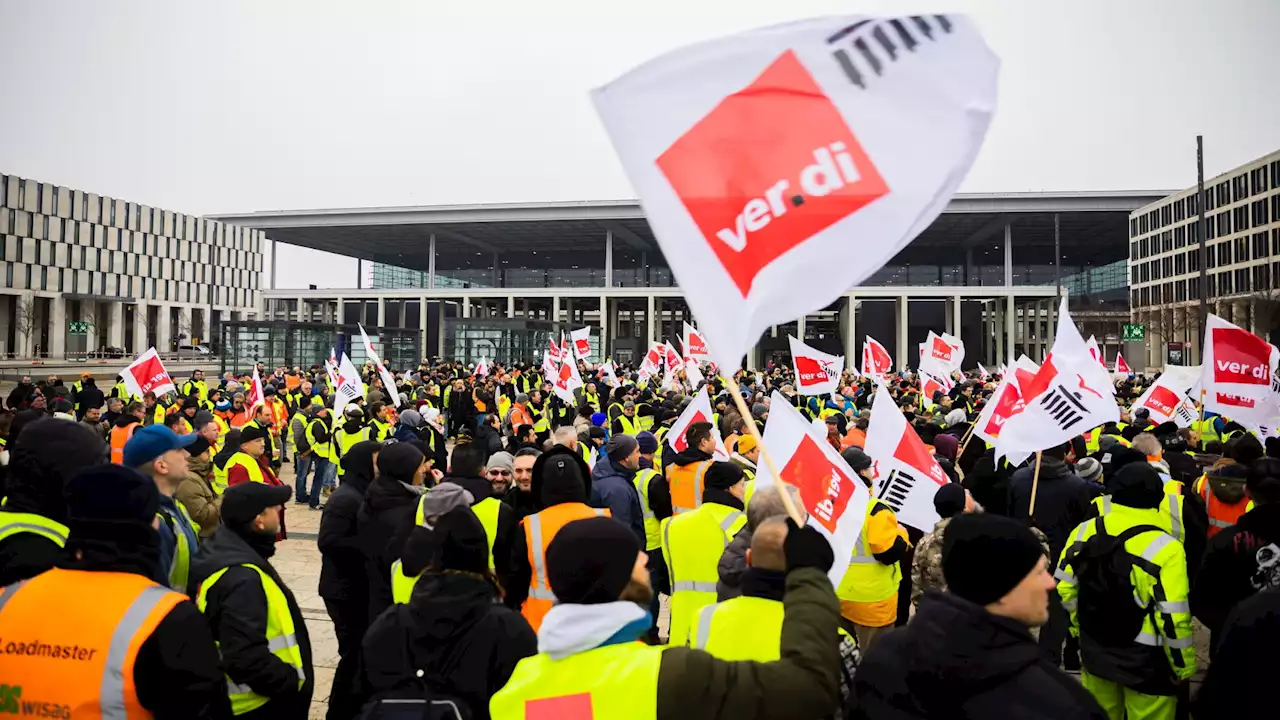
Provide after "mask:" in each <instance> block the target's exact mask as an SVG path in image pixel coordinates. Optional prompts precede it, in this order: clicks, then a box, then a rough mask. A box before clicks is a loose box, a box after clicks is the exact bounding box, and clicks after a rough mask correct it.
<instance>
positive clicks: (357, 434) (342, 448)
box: [333, 403, 374, 479]
mask: <svg viewBox="0 0 1280 720" xmlns="http://www.w3.org/2000/svg"><path fill="white" fill-rule="evenodd" d="M342 417H343V421H342V424H340V425H338V427H337V429H336V430H334V431H333V450H334V456H335V457H336V458H337V462H338V478H339V479H341V478H342V472H343V471H342V456H343V455H346V454H347V451H348V450H350V449H351V448H353V447H355V444H356V443H358V442H364V441H365V440H372V439H374V438H373V431H372V430H371V429H370V428H369V427H368V426H367V425H365V422H364V411H363V410H361V409H360V406H359V405H356V404H354V403H353V404H351V405H348V406H347V407H346V409H344V410H343V411H342Z"/></svg>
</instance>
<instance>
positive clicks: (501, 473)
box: [489, 470, 511, 476]
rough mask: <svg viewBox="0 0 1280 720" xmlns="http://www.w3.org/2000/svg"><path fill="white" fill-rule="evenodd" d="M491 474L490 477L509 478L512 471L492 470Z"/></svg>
mask: <svg viewBox="0 0 1280 720" xmlns="http://www.w3.org/2000/svg"><path fill="white" fill-rule="evenodd" d="M489 474H490V475H503V476H509V475H511V471H510V470H490V471H489Z"/></svg>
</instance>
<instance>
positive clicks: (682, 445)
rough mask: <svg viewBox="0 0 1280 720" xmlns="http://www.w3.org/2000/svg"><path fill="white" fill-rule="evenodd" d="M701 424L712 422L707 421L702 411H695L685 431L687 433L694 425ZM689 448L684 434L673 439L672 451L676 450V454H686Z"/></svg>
mask: <svg viewBox="0 0 1280 720" xmlns="http://www.w3.org/2000/svg"><path fill="white" fill-rule="evenodd" d="M700 422H711V421H710V420H708V419H707V416H706V415H703V414H702V411H701V410H694V411H693V417H691V418H689V424H688V425H685V426H684V429H685V431H686V432H687V431H688V430H689V428H691V427H693V424H694V423H700ZM688 447H689V443H688V441H687V440H686V439H685V433H684V432H681V433H680V434H679V435H677V436H676V437H674V438H671V449H672V450H675V451H676V452H678V453H680V452H684V451H685V449H687V448H688Z"/></svg>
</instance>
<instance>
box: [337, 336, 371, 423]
mask: <svg viewBox="0 0 1280 720" xmlns="http://www.w3.org/2000/svg"><path fill="white" fill-rule="evenodd" d="M335 376H336V377H335V380H336V382H334V384H333V421H334V424H335V425H336V424H338V423H339V422H340V420H339V418H341V417H342V411H343V410H344V409H346V407H347V405H348V404H349V403H353V402H355V401H356V398H362V397H364V396H365V387H364V380H362V379H360V371H359V370H357V369H356V364H355V363H353V362H351V358H349V357H347V354H346V353H342V361H341V362H340V363H338V368H337V372H336V373H335Z"/></svg>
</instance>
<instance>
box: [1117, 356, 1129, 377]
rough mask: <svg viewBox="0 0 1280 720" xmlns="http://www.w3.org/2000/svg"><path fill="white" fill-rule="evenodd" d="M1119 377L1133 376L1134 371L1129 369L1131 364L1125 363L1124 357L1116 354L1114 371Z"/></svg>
mask: <svg viewBox="0 0 1280 720" xmlns="http://www.w3.org/2000/svg"><path fill="white" fill-rule="evenodd" d="M1114 372H1115V374H1117V375H1132V374H1133V370H1131V369H1129V363H1127V362H1125V361H1124V355H1121V354H1120V353H1116V367H1115V370H1114Z"/></svg>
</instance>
